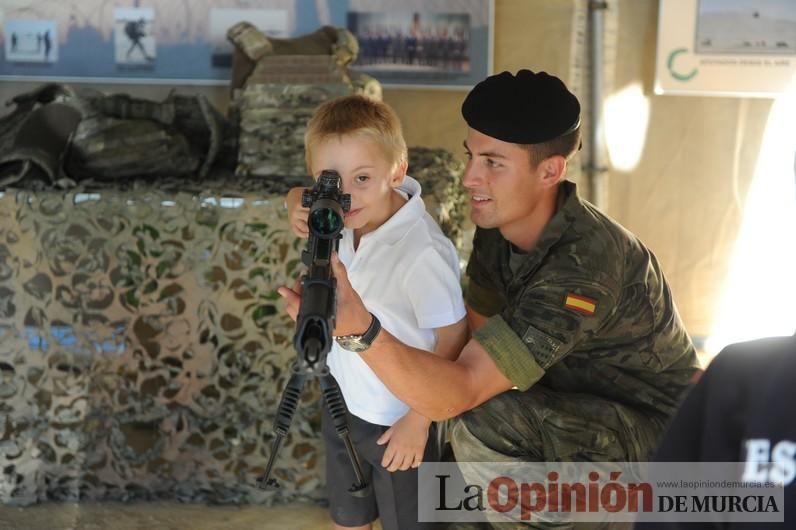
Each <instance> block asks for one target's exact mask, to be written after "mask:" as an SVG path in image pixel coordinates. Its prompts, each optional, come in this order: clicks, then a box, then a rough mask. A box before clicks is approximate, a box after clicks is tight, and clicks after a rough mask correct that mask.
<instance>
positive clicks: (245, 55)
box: [227, 22, 381, 176]
mask: <svg viewBox="0 0 796 530" xmlns="http://www.w3.org/2000/svg"><path fill="white" fill-rule="evenodd" d="M227 36H228V38H229V40H230V41H231V42H232V44H233V45H234V46H235V55H234V57H233V66H232V82H231V88H232V94H233V98H232V105H231V110H230V111H231V112H232V113H233V114H235V115H236V116H237V117H238V120H239V121H240V124H241V126H240V127H241V129H240V149H239V151H238V166H237V168H236V172H237V173H238V174H239V175H253V176H272V175H280V176H284V175H288V176H303V175H306V174H307V170H306V168H305V164H304V133H305V132H306V130H307V123H308V122H309V120H310V118H311V117H312V115H313V113H314V112H315V109H317V108H318V106H319V105H321V104H322V103H324V102H325V101H326V100H328V99H332V98H335V97H339V96H344V95H348V94H352V93H359V94H363V95H365V96H367V97H371V98H374V99H381V85H380V84H379V82H378V81H376V80H375V79H373V78H371V77H369V76H367V75H364V74H354V73H349V72H348V68H347V67H348V64H349V63H350V62H352V61H353V60H354V59H356V54H357V51H358V49H359V46H358V44H357V40H356V38H355V37H354V36H353V34H352V33H351V32H350V31H348V30H346V29H344V28H335V27H332V26H324V27H323V28H320V29H319V30H318V31H315V32H314V33H310V34H307V35H302V36H300V37H296V38H291V39H272V38H269V37H267V36H266V35H264V34H263V33H262V32H260V30H258V29H257V28H255V27H254V26H252V25H251V24H249V23H247V22H241V23H238V24H236V25H235V26H233V27H232V28H230V30H229V31H228V32H227Z"/></svg>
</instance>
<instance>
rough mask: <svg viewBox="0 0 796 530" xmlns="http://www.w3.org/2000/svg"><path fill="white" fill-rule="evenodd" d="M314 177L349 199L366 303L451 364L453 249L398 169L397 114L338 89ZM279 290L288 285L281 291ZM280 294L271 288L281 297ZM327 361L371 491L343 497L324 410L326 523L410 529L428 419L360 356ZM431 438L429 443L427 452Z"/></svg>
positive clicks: (455, 281)
mask: <svg viewBox="0 0 796 530" xmlns="http://www.w3.org/2000/svg"><path fill="white" fill-rule="evenodd" d="M305 147H306V161H307V168H308V170H309V171H310V174H311V175H312V176H313V178H316V179H317V178H318V177H319V175H320V174H321V172H322V171H323V170H334V171H337V172H338V173H339V174H340V176H341V178H342V187H343V192H344V193H349V194H351V209H350V210H349V211H348V212H347V213H346V215H345V230H344V231H343V238H342V240H341V241H340V248H339V257H340V260H341V261H342V263H343V264H344V265H345V266H346V268H347V270H348V274H349V279H350V281H351V283H352V285H353V286H354V288H355V289H356V290H357V292H358V293H359V294H360V296H361V297H362V299H363V301H364V303H365V305H366V306H367V308H368V310H369V311H370V312H371V313H372V314H373V315H374V316H375V317H376V318H377V319H378V320H379V321H380V322H381V325H382V326H383V327H384V328H385V329H387V330H389V331H390V333H392V334H394V335H396V336H398V337H400V338H401V340H402V341H404V342H406V343H407V344H412V345H413V346H415V347H417V348H422V349H425V350H428V351H433V352H434V353H436V354H437V355H440V356H444V357H446V358H449V359H455V358H456V357H457V356H458V352H459V351H461V348H462V346H463V345H464V342H465V340H466V333H467V331H466V324H465V320H464V318H465V308H464V303H463V301H462V294H461V289H460V286H459V265H458V256H457V253H456V249H455V248H454V246H453V244H452V243H451V242H450V241H449V240H448V239H447V238H446V237H445V236H444V234H443V233H442V231H441V230H440V229H439V227H438V226H437V224H436V223H435V222H434V220H433V219H432V218H431V216H430V215H428V213H426V209H425V205H424V204H423V200H422V199H421V198H420V185H419V184H418V183H417V181H415V180H414V179H412V178H411V177H408V176H406V168H407V151H406V143H405V142H404V139H403V136H402V132H401V125H400V122H399V120H398V117H397V115H396V114H395V112H394V111H393V110H392V109H391V108H390V107H388V106H387V105H386V104H384V103H380V102H376V101H372V100H369V99H366V98H364V97H361V96H345V97H342V98H338V99H334V100H331V101H329V102H327V103H325V104H323V105H321V107H319V108H318V110H317V111H316V113H315V115H314V116H313V118H312V119H311V121H310V123H309V126H308V130H307V134H306V136H305ZM301 191H302V189H294V190H291V192H290V193H289V194H288V204H289V206H290V208H289V210H290V222H291V226H292V228H293V230H294V231H295V232H296V234H297V235H299V236H301V237H307V231H308V228H307V213H308V211H307V209H306V208H300V207H299V206H298V204H299V197H300V195H301ZM283 289H285V288H283ZM283 289H280V292H285V291H283ZM327 361H328V365H329V368H330V370H331V373H332V375H334V377H335V378H336V379H337V382H338V383H339V385H340V388H341V390H342V393H343V396H344V397H345V401H346V404H347V405H348V409H349V412H350V415H349V422H350V428H351V438H352V440H353V441H354V445H355V447H356V449H357V452H358V453H359V457H360V460H361V461H362V467H363V471H364V473H365V474H366V479H367V480H368V481H369V482H370V483H371V485H372V494H371V495H370V496H369V497H367V498H364V499H360V498H355V497H353V496H351V495H350V494H349V493H348V491H347V490H348V488H349V487H350V485H351V484H352V483H353V481H354V477H353V469H352V467H351V463H350V461H349V459H348V456H347V454H346V451H345V447H344V445H343V443H342V440H340V438H339V437H338V436H337V434H336V432H335V431H334V428H333V425H332V423H331V419H330V417H329V416H328V412H327V411H326V408H325V407H323V408H324V415H323V436H324V441H325V443H326V454H327V468H326V470H327V488H328V493H329V502H330V511H331V516H332V519H333V520H334V523H335V528H361V529H369V528H371V523H372V522H373V521H374V520H376V519H377V518H380V519H381V524H382V526H383V528H384V529H385V530H392V529H395V530H398V529H400V530H406V529H411V528H418V527H420V526H421V525H419V524H418V523H417V495H418V492H417V469H416V468H417V467H418V466H419V465H420V462H421V461H422V460H423V458H424V452H425V458H427V459H428V458H433V457H434V456H435V455H434V454H433V453H432V452H431V450H432V448H433V446H434V445H435V444H433V443H431V444H427V441H428V437H429V428H430V426H431V420H429V419H428V418H426V417H424V416H421V415H420V414H418V413H417V412H415V411H413V410H410V409H409V408H408V407H407V406H406V405H405V404H404V403H403V402H401V401H399V400H398V399H397V398H396V397H395V396H394V395H393V394H392V393H391V392H390V391H389V389H387V388H386V387H385V386H384V384H383V383H382V382H381V381H380V380H379V379H378V378H377V377H376V375H375V374H374V373H373V371H372V370H371V369H370V368H369V367H368V366H367V364H365V362H364V361H362V359H361V358H360V356H359V355H357V354H356V353H354V352H353V351H347V350H345V349H343V347H341V345H340V344H338V343H335V344H334V345H333V347H332V351H331V352H330V353H329V355H328V359H327ZM427 445H428V447H427Z"/></svg>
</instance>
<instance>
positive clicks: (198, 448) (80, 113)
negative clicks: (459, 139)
mask: <svg viewBox="0 0 796 530" xmlns="http://www.w3.org/2000/svg"><path fill="white" fill-rule="evenodd" d="M239 29H241V28H239ZM242 29H243V30H246V28H242ZM244 34H245V35H248V37H252V36H253V37H258V36H257V34H256V33H251V31H249V30H246V31H244ZM340 35H341V34H340V33H339V31H338V30H334V32H332V30H330V29H328V28H327V29H324V30H323V31H322V32H321V33H319V34H316V35H315V36H313V37H311V38H310V40H311V41H312V42H314V43H316V44H317V43H318V42H321V43H323V42H327V41H328V40H329V39H330V38H332V37H336V38H337V40H336V41H334V46H333V50H332V51H333V54H332V56H331V57H332V59H331V60H330V56H329V55H328V54H327V55H323V53H321V54H319V55H306V56H302V57H303V58H301V59H295V58H292V59H291V57H294V56H292V55H285V56H282V55H279V54H274V55H268V57H265V58H263V57H261V56H260V55H258V54H260V53H261V52H262V50H260V51H256V49H257V46H260V45H262V44H263V41H262V40H261V39H260V40H258V39H257V38H253V40H245V39H244V41H245V42H244V44H246V43H248V44H252V46H250V47H249V48H250V49H249V52H252V49H254V50H255V52H256V53H255V52H252V53H253V57H256V58H257V61H255V62H252V63H251V64H249V66H250V67H251V68H250V69H248V70H247V69H244V72H243V75H242V76H241V77H240V78H238V77H236V79H248V80H251V81H252V83H251V84H249V85H246V88H245V89H242V88H241V87H238V89H237V90H238V93H237V97H236V99H235V105H233V111H235V112H238V113H239V114H240V116H233V118H232V119H231V120H227V119H225V118H223V117H221V116H220V115H218V113H217V112H216V111H215V110H214V109H212V107H211V106H210V105H209V104H208V102H207V101H206V100H204V98H201V97H196V96H180V95H176V94H174V95H172V96H169V98H167V99H166V100H165V101H163V102H151V101H146V100H141V99H134V98H130V97H129V96H125V95H111V96H106V95H104V94H101V93H99V92H96V91H89V90H83V89H81V90H77V89H73V88H71V87H68V86H63V85H44V86H42V87H41V88H39V89H37V90H35V91H33V92H31V93H28V94H23V95H21V96H18V97H17V98H15V100H14V103H16V107H15V108H14V109H13V110H12V112H11V113H10V114H8V115H6V116H4V117H2V118H0V189H3V190H4V191H0V414H1V415H2V418H0V419H2V425H3V427H2V433H3V434H2V438H1V439H0V466H2V470H3V473H2V475H1V476H0V501H1V502H4V503H13V504H29V503H33V502H37V501H43V500H72V501H74V500H84V499H92V500H99V499H104V500H108V499H114V500H132V499H156V498H177V499H180V500H184V501H191V502H202V501H204V502H213V503H258V504H271V503H281V502H287V501H294V500H309V501H318V502H320V501H322V499H323V497H324V491H323V480H324V477H323V469H324V466H323V458H324V455H323V449H322V444H321V443H320V439H319V426H320V425H319V424H320V408H319V407H320V403H319V400H318V398H319V392H318V390H317V382H312V383H310V384H309V385H308V386H307V388H305V392H304V399H303V403H302V406H301V407H299V410H298V412H297V414H296V416H295V418H294V421H293V426H292V428H291V430H290V433H289V435H288V437H287V438H286V440H285V442H284V445H283V447H282V449H281V451H280V454H279V458H278V460H277V462H276V468H275V473H274V475H275V476H276V477H277V478H278V479H279V480H280V482H281V483H282V489H281V490H279V491H268V492H265V491H262V490H260V489H258V488H256V487H255V483H254V481H255V478H256V477H257V476H259V475H260V474H261V473H262V472H263V471H264V466H265V464H266V462H267V458H268V456H269V454H270V443H271V440H272V425H273V420H274V413H275V412H276V409H277V404H278V401H279V399H280V397H281V392H282V389H283V388H284V385H285V382H286V380H287V377H288V375H289V372H288V371H289V367H290V365H291V362H292V360H293V359H294V357H295V352H294V351H293V348H292V336H293V330H294V324H293V322H292V321H291V320H290V319H289V317H287V315H285V314H283V310H282V309H283V308H282V305H281V303H280V299H279V297H278V295H277V293H276V288H277V287H279V286H280V285H284V284H289V283H292V281H293V279H294V278H295V276H296V275H297V273H298V270H299V269H298V267H299V256H300V250H301V248H302V246H303V243H302V242H301V241H299V240H296V239H295V238H294V237H293V236H292V234H291V233H289V230H288V223H287V219H286V217H287V215H286V213H287V212H286V210H285V207H284V195H285V193H286V192H287V190H288V189H289V188H290V187H292V186H296V185H306V184H308V183H309V182H308V181H307V180H306V179H307V177H305V176H304V162H303V146H302V136H303V128H304V127H305V124H306V120H307V119H309V115H310V113H311V112H312V110H313V109H314V107H315V106H317V105H318V104H319V103H321V102H322V101H323V100H325V99H326V98H328V97H333V96H335V95H339V94H342V93H350V91H352V90H353V91H360V92H369V93H370V94H371V96H378V89H379V86H378V83H377V82H375V81H373V80H368V79H358V80H357V79H353V80H352V79H351V78H350V77H346V76H345V75H343V74H344V72H343V71H342V70H341V69H340V68H341V66H340V65H344V64H347V61H350V60H351V54H352V53H355V50H352V48H351V46H353V45H355V42H354V43H353V44H352V43H351V42H350V39H349V38H348V36H346V35H345V34H342V35H343V37H345V38H343V39H341V38H340ZM349 35H350V34H349ZM248 37H247V38H248ZM319 38H320V40H318V39H319ZM324 39H326V40H324ZM301 42H302V45H304V44H305V41H301ZM293 44H294V43H293V42H292V41H285V42H279V41H273V42H272V43H270V44H269V46H273V47H274V50H275V51H276V52H279V51H280V50H281V51H284V50H282V48H285V47H287V48H288V51H289V50H290V47H291V46H292V45H293ZM327 44H328V42H327ZM320 49H321V51H323V47H321V48H320ZM239 51H240V50H239ZM296 57H297V56H296ZM239 58H240V57H239ZM280 61H281V64H282V66H281V67H279V68H276V69H274V70H273V71H272V70H269V68H271V67H274V66H275V65H278V64H279V63H280ZM285 61H287V62H285ZM330 61H331V62H330ZM290 65H299V68H292V67H291V66H290ZM313 65H314V66H313ZM291 68H292V69H291ZM313 69H314V70H313ZM313 72H315V73H313ZM309 74H312V75H310V77H306V78H302V79H298V78H297V79H293V78H291V77H290V76H293V75H299V76H301V75H309ZM316 74H317V76H316ZM313 76H315V77H313ZM299 81H301V82H299ZM233 88H234V85H233ZM238 118H240V127H241V129H242V133H241V135H240V152H239V153H237V154H239V156H236V151H237V147H238V124H239V123H238ZM247 157H248V158H247ZM236 164H237V166H238V167H237V171H236V172H235V174H233V169H234V168H235V165H236ZM461 171H462V163H461V162H460V161H458V160H456V159H455V158H454V157H453V156H452V155H451V154H450V153H448V152H446V151H444V150H441V149H436V150H435V149H423V148H410V150H409V174H411V175H413V176H414V177H415V178H417V180H418V181H420V183H421V185H422V186H423V190H424V195H425V198H426V205H427V207H428V210H429V212H431V214H432V216H434V217H435V218H436V219H437V220H438V221H439V222H440V224H441V225H442V227H443V230H444V231H445V233H446V234H447V235H448V236H449V237H451V239H452V240H453V241H454V243H456V244H457V246H459V247H460V248H463V247H464V244H466V243H467V241H468V240H469V237H468V236H467V235H466V234H465V231H464V223H463V217H464V210H465V204H466V202H465V201H466V198H465V196H464V193H463V189H462V188H461V186H460V183H459V178H460V175H461ZM252 175H268V176H267V177H262V176H257V177H253V176H252ZM10 186H13V188H12V187H10Z"/></svg>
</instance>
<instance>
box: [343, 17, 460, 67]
mask: <svg viewBox="0 0 796 530" xmlns="http://www.w3.org/2000/svg"><path fill="white" fill-rule="evenodd" d="M348 29H349V31H351V32H352V33H353V34H354V35H355V36H356V38H357V40H358V41H359V57H358V58H357V61H356V62H355V63H354V68H356V69H359V70H362V71H364V72H366V73H369V74H371V75H374V76H378V75H379V74H380V73H382V72H387V71H392V72H433V71H437V72H465V73H466V72H469V71H470V17H469V15H467V14H466V13H465V14H462V13H419V12H414V13H409V12H405V13H349V14H348Z"/></svg>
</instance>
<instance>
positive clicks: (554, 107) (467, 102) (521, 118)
mask: <svg viewBox="0 0 796 530" xmlns="http://www.w3.org/2000/svg"><path fill="white" fill-rule="evenodd" d="M462 116H463V117H464V121H466V122H467V125H469V126H470V127H471V128H473V129H475V130H476V131H479V132H481V133H484V134H486V135H487V136H491V137H492V138H497V139H498V140H503V141H504V142H510V143H514V144H538V143H542V142H546V141H548V140H552V139H554V138H558V137H560V136H563V135H565V134H568V133H570V132H572V131H574V130H575V129H577V128H578V127H579V126H580V103H578V98H576V97H575V95H574V94H573V93H572V92H570V91H569V90H567V87H566V86H565V85H564V83H563V82H562V81H561V80H560V79H559V78H557V77H555V76H552V75H550V74H548V73H547V72H538V73H534V72H531V71H530V70H520V71H519V72H517V75H516V76H515V75H513V74H512V73H511V72H503V73H500V74H496V75H492V76H489V77H487V78H486V79H484V80H483V81H481V82H480V83H478V84H477V85H475V87H474V88H473V89H472V90H471V91H470V93H469V94H467V97H466V98H465V99H464V103H463V104H462Z"/></svg>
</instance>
